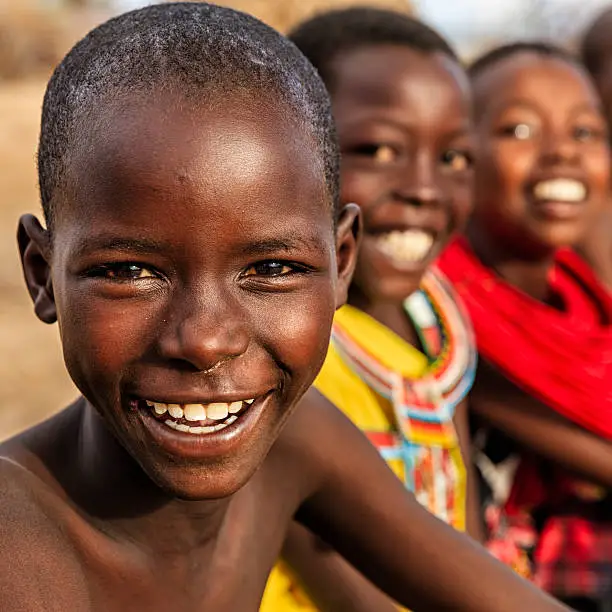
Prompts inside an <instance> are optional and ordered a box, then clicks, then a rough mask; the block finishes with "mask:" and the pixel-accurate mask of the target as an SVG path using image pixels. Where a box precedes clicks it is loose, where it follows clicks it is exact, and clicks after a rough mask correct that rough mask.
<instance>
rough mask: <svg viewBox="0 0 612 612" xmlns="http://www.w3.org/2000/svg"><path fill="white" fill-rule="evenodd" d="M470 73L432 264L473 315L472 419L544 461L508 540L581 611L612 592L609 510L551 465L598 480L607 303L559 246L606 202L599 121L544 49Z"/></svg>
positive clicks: (545, 582)
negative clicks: (450, 219) (465, 221)
mask: <svg viewBox="0 0 612 612" xmlns="http://www.w3.org/2000/svg"><path fill="white" fill-rule="evenodd" d="M471 77H472V81H473V85H474V95H475V104H476V120H477V138H478V141H479V158H478V161H477V166H476V171H477V174H476V178H477V181H476V198H475V212H474V216H473V218H472V220H471V222H470V225H469V227H468V231H467V235H466V237H465V238H461V239H459V240H458V241H456V242H455V243H454V244H453V245H451V247H450V248H449V249H448V250H447V251H446V252H445V253H444V254H443V256H442V258H441V260H440V261H439V265H440V267H441V269H442V270H443V271H444V272H445V273H446V274H447V276H448V277H449V278H450V279H451V280H452V281H453V282H454V284H455V287H456V288H457V289H458V291H459V293H460V295H461V296H462V298H463V299H464V301H465V304H466V306H467V308H468V310H469V312H470V314H471V316H472V319H473V322H474V327H475V331H476V335H477V342H478V348H479V353H480V356H481V358H482V365H481V366H480V367H479V375H478V378H477V384H476V387H475V389H474V397H473V401H472V407H473V410H474V411H475V412H476V413H478V414H480V415H481V416H485V417H486V418H488V420H489V423H493V424H495V425H496V426H497V427H498V429H499V430H501V431H503V432H504V433H506V434H509V435H511V436H512V437H514V438H515V439H517V440H519V442H522V443H523V444H524V445H525V446H526V447H527V448H530V449H532V450H535V451H537V452H538V453H539V454H540V455H542V456H545V457H548V458H549V459H553V461H552V462H551V461H548V462H543V461H542V460H541V459H539V460H537V461H536V460H532V459H531V458H530V457H529V456H528V455H527V454H526V453H523V455H522V460H521V463H520V465H519V468H518V470H519V471H518V472H517V474H516V475H515V478H514V486H513V487H512V490H511V492H510V497H509V499H508V500H507V503H506V507H505V510H506V514H507V516H508V518H509V525H510V527H511V529H512V530H513V532H514V533H513V536H514V540H519V541H520V544H521V545H522V546H523V547H526V548H529V547H530V545H531V544H534V545H535V552H534V557H533V559H534V561H535V564H534V579H535V581H536V583H537V584H539V585H540V586H542V587H543V588H545V589H546V590H548V591H550V592H552V593H553V594H554V595H556V596H558V597H560V598H562V599H565V600H566V601H568V602H569V603H571V604H572V605H575V606H577V607H578V609H584V610H588V609H592V608H591V607H590V606H592V605H599V603H600V602H601V601H605V600H606V598H607V597H608V596H609V593H610V589H611V588H612V577H611V576H610V571H609V568H610V567H612V546H610V545H609V542H610V540H611V539H612V524H611V523H610V522H609V518H608V517H609V514H608V512H607V509H608V508H609V507H610V502H609V500H608V497H607V495H605V494H604V493H603V492H602V491H601V490H600V489H598V488H596V487H593V486H586V485H584V484H583V483H582V482H580V481H578V480H576V479H575V478H574V477H573V476H569V474H568V472H567V470H565V469H562V468H563V467H569V468H570V469H571V470H573V471H577V472H582V473H583V474H586V475H588V476H589V477H591V478H594V479H596V480H599V481H600V482H601V481H603V482H606V483H609V482H610V481H609V473H606V474H603V473H600V472H602V470H600V468H601V465H602V463H605V460H604V461H602V462H601V463H598V462H599V461H601V459H602V457H606V458H609V456H610V455H609V445H608V444H607V442H606V441H607V440H610V439H611V438H612V383H611V382H610V381H612V325H611V322H612V299H611V298H610V296H609V295H608V293H607V291H606V290H605V288H604V287H603V286H602V285H601V284H600V282H599V281H598V279H597V278H596V277H595V275H594V274H593V273H592V271H591V269H590V268H589V267H588V266H587V265H586V264H585V263H584V262H583V261H582V260H581V259H580V258H579V257H578V256H577V255H576V254H575V253H573V252H572V251H570V250H568V249H567V247H568V246H571V245H574V244H576V243H577V242H578V241H579V240H580V239H581V238H582V237H583V236H584V235H585V234H586V232H587V230H588V228H589V225H590V224H591V223H592V222H593V219H595V218H596V216H597V215H598V214H600V211H601V209H602V207H603V205H604V203H605V201H606V197H607V192H608V181H609V163H610V159H609V151H608V144H607V130H606V126H605V120H604V118H603V115H602V113H601V109H600V105H599V100H598V98H597V95H596V92H595V91H594V89H593V87H592V85H591V83H590V81H589V79H588V77H587V75H586V74H585V72H584V71H583V70H582V68H581V67H580V65H579V64H578V63H577V61H575V60H574V59H573V58H572V57H571V56H569V55H566V54H565V53H564V52H563V51H561V50H559V49H556V48H554V47H551V46H547V45H543V44H516V45H510V46H506V47H502V48H499V49H497V50H495V51H493V52H492V53H490V54H488V55H486V56H485V57H483V58H481V59H480V60H479V61H477V62H476V63H475V64H474V65H473V66H472V68H471ZM546 420H548V422H549V424H550V428H548V427H547V426H546V425H543V423H545V422H546ZM568 436H569V437H568ZM568 440H570V441H571V445H570V444H569V443H568V442H567V441H568ZM587 440H588V442H587ZM591 444H594V446H593V450H591V448H590V445H591ZM584 448H586V449H587V451H586V452H585V453H582V454H581V451H582V449H584ZM600 450H602V451H603V452H602V453H601V454H599V455H598V457H599V458H598V459H597V460H596V461H594V460H593V455H597V453H598V452H599V451H600ZM572 451H574V452H575V456H573V457H572V456H571V454H572ZM579 455H581V456H579ZM598 470H600V471H599V472H598ZM603 471H605V469H604V470H603ZM608 472H609V469H608ZM494 518H495V519H496V520H495V522H496V524H497V526H499V525H500V524H502V522H503V517H494ZM536 538H537V539H536ZM494 548H497V551H498V552H499V542H496V543H495V545H494ZM502 552H503V553H504V554H506V553H507V551H506V550H503V551H502ZM502 556H503V555H502ZM585 601H586V604H585Z"/></svg>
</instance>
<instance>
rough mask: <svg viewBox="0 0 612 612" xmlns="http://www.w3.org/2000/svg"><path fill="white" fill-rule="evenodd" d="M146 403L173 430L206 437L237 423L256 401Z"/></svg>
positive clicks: (147, 401) (156, 416) (146, 401)
mask: <svg viewBox="0 0 612 612" xmlns="http://www.w3.org/2000/svg"><path fill="white" fill-rule="evenodd" d="M144 401H145V403H146V405H147V406H148V407H149V409H150V411H151V414H153V415H154V416H155V418H156V419H157V420H158V421H160V422H162V423H163V424H164V425H167V426H168V427H170V428H171V429H174V430H175V431H182V432H183V433H189V434H193V435H199V434H204V435H205V434H211V433H214V432H216V431H221V430H222V429H225V428H226V427H228V426H229V425H231V424H232V423H234V422H235V421H237V420H238V417H239V416H240V415H241V414H242V413H243V412H244V411H245V410H246V409H247V408H248V407H249V406H250V405H251V404H252V403H253V402H254V401H255V399H254V398H250V399H245V400H237V401H234V402H211V403H208V404H165V403H163V402H154V401H151V400H144Z"/></svg>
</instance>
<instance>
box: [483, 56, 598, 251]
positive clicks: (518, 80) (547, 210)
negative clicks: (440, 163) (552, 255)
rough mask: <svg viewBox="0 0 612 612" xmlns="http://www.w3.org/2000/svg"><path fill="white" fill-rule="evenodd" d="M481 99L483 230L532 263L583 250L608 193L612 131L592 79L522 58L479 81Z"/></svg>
mask: <svg viewBox="0 0 612 612" xmlns="http://www.w3.org/2000/svg"><path fill="white" fill-rule="evenodd" d="M474 92H475V97H476V101H477V104H476V106H477V111H478V113H477V114H478V126H477V130H478V138H479V146H480V150H479V155H478V165H477V172H476V179H477V181H476V211H475V215H476V217H477V219H478V220H479V221H480V225H481V227H482V228H483V230H485V231H487V232H488V233H489V235H492V236H494V237H495V238H496V239H498V240H499V241H500V242H501V243H503V244H505V245H507V246H508V248H511V249H516V250H517V252H521V253H523V254H528V255H530V254H534V253H538V252H542V251H544V252H546V251H548V250H551V249H556V248H558V247H563V246H570V245H573V244H575V243H576V242H577V241H579V240H580V239H581V238H582V236H583V235H584V233H585V232H586V230H587V228H588V225H589V223H590V221H591V219H592V218H593V216H594V214H596V213H597V211H598V210H599V209H600V207H601V206H602V205H603V203H604V201H605V196H606V192H607V188H608V172H609V152H608V147H607V143H606V126H605V122H604V119H603V117H602V115H601V113H600V109H599V102H598V100H597V97H596V95H595V92H594V91H593V89H592V87H591V85H590V83H589V81H588V79H587V78H586V76H585V75H584V74H582V72H581V71H580V70H579V69H578V68H576V67H575V66H573V65H570V64H568V63H567V62H564V61H561V60H559V59H547V58H542V57H541V56H538V55H535V54H533V53H521V54H517V55H515V56H513V57H510V58H508V59H506V60H502V61H500V62H499V64H497V65H496V66H495V67H494V68H492V69H491V70H488V71H487V72H486V73H483V74H482V75H480V76H479V77H477V78H476V82H475V90H474Z"/></svg>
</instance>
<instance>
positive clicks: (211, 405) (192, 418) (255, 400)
mask: <svg viewBox="0 0 612 612" xmlns="http://www.w3.org/2000/svg"><path fill="white" fill-rule="evenodd" d="M274 392H275V389H272V390H270V391H268V392H266V393H263V394H258V395H256V396H255V397H251V398H248V399H237V398H232V399H229V398H218V399H213V398H209V399H208V401H203V402H201V403H198V402H196V401H195V399H194V400H192V402H190V403H187V402H185V400H184V399H183V401H182V402H179V401H176V402H170V401H168V400H169V398H165V399H166V402H167V403H166V402H159V401H157V400H153V399H143V398H134V399H132V400H131V401H130V406H131V408H132V410H135V411H136V412H137V414H138V415H139V420H140V422H141V423H142V424H143V425H144V426H145V428H146V430H147V431H148V434H149V435H151V436H152V437H153V439H154V440H155V441H156V443H157V444H158V445H159V446H161V447H162V448H164V449H165V451H166V452H167V453H169V454H171V455H174V456H177V457H183V458H185V459H195V460H201V459H204V458H206V457H208V458H213V457H221V456H224V455H227V454H228V453H233V452H236V451H237V449H238V448H240V446H241V445H242V444H244V443H246V442H247V440H248V439H249V438H251V437H252V436H253V435H255V431H256V430H257V429H259V428H260V427H266V425H264V421H266V422H267V421H269V418H270V416H271V414H272V413H271V412H270V411H269V408H270V406H269V404H270V402H269V401H268V400H272V396H273V395H274V394H275V393H274ZM211 399H213V401H211ZM223 400H226V401H223Z"/></svg>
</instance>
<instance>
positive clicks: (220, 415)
mask: <svg viewBox="0 0 612 612" xmlns="http://www.w3.org/2000/svg"><path fill="white" fill-rule="evenodd" d="M228 412H229V407H228V405H227V404H226V403H221V402H217V403H214V404H208V406H207V407H206V414H207V415H208V418H209V419H213V420H215V421H221V420H222V419H224V418H225V417H227V415H228Z"/></svg>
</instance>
